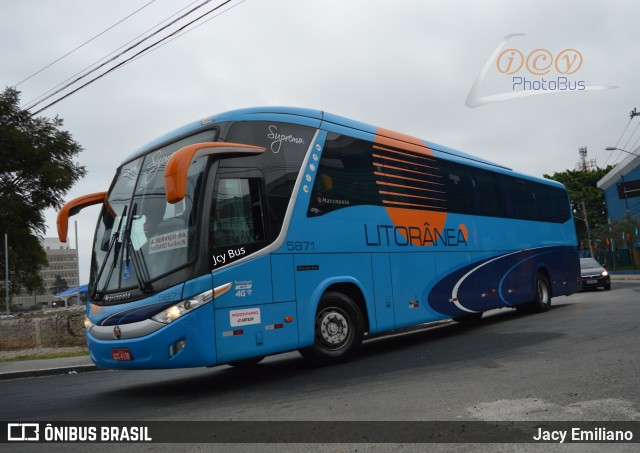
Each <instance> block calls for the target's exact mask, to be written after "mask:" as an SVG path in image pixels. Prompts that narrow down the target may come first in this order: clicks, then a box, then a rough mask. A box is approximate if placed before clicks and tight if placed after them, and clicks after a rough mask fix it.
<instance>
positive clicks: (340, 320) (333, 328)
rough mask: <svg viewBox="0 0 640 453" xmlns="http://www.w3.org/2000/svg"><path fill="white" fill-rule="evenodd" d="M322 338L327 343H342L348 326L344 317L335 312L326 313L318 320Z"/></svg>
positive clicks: (347, 331)
mask: <svg viewBox="0 0 640 453" xmlns="http://www.w3.org/2000/svg"><path fill="white" fill-rule="evenodd" d="M320 332H321V334H322V339H323V340H324V341H326V342H327V343H329V344H332V345H337V344H340V343H342V342H343V341H344V340H345V338H347V335H348V333H349V326H348V324H347V320H346V319H345V317H344V316H343V315H342V314H340V313H336V312H330V313H327V314H326V315H325V316H324V317H323V318H322V321H321V322H320Z"/></svg>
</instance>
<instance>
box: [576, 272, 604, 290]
mask: <svg viewBox="0 0 640 453" xmlns="http://www.w3.org/2000/svg"><path fill="white" fill-rule="evenodd" d="M610 286H611V276H610V275H605V276H604V277H603V276H601V275H591V276H589V275H586V276H583V277H582V289H596V288H607V287H610Z"/></svg>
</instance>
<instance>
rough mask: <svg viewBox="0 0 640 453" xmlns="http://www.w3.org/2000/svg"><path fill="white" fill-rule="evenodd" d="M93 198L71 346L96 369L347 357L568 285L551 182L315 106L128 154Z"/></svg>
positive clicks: (255, 113)
mask: <svg viewBox="0 0 640 453" xmlns="http://www.w3.org/2000/svg"><path fill="white" fill-rule="evenodd" d="M94 204H101V205H102V210H101V214H100V216H99V219H98V222H97V226H96V231H95V240H94V245H93V253H92V258H91V272H90V284H89V287H90V290H89V294H90V301H89V302H88V303H87V310H86V319H85V326H86V338H87V342H88V345H89V352H90V356H91V358H92V360H93V361H94V362H95V364H96V365H97V366H99V367H102V368H120V369H149V368H177V367H196V366H212V365H218V364H234V365H247V364H253V363H257V362H259V361H260V360H261V359H262V358H263V357H265V356H267V355H270V354H276V353H281V352H285V351H291V350H299V351H300V352H301V353H302V355H303V356H304V357H305V358H308V359H311V360H312V361H315V362H317V363H323V364H328V363H333V362H341V361H346V360H348V359H350V358H351V357H352V356H353V355H354V353H355V352H356V351H357V349H358V347H359V346H360V344H361V343H362V341H363V338H364V337H365V336H373V335H378V334H381V333H383V332H389V331H393V330H396V329H401V328H406V327H408V326H414V325H418V324H423V323H428V322H431V321H436V320H442V319H448V318H453V319H454V320H456V321H471V320H476V319H478V318H480V317H481V316H482V314H483V312H485V311H487V310H492V309H496V308H516V309H519V310H523V311H528V312H542V311H546V310H548V309H549V306H550V304H551V298H552V297H554V296H561V295H569V294H571V293H573V292H574V291H576V290H577V289H578V288H579V286H580V266H579V261H578V253H577V239H576V233H575V227H574V222H573V217H572V212H571V209H570V204H569V199H568V196H567V192H566V190H565V189H564V187H563V186H562V185H561V184H558V183H556V182H554V181H549V180H544V179H539V178H533V177H530V176H525V175H523V174H520V173H516V172H514V171H513V170H511V169H510V168H507V167H504V166H502V165H498V164H495V163H492V162H489V161H486V160H484V159H481V158H478V157H474V156H472V155H468V154H465V153H462V152H459V151H456V150H453V149H450V148H447V147H444V146H440V145H437V144H435V143H431V142H428V141H424V140H420V139H417V138H414V137H411V136H408V135H404V134H401V133H397V132H394V131H391V130H387V129H383V128H378V127H373V126H370V125H368V124H364V123H360V122H356V121H353V120H349V119H346V118H343V117H340V116H336V115H332V114H329V113H327V112H323V111H316V110H308V109H298V108H283V107H274V108H253V109H244V110H235V111H231V112H227V113H223V114H220V115H215V116H213V117H210V118H207V119H204V120H202V121H198V122H195V123H193V124H189V125H187V126H185V127H183V128H181V129H178V130H176V131H174V132H171V133H169V134H167V135H165V136H163V137H160V138H158V139H157V140H155V141H153V142H151V143H150V144H148V145H146V146H144V147H142V148H141V149H139V150H138V151H136V152H134V153H133V154H132V155H131V156H130V157H128V158H127V159H126V160H125V161H124V163H123V164H122V165H121V166H120V167H119V168H118V169H117V171H116V175H115V178H114V180H113V182H112V184H111V187H110V188H109V190H108V191H107V192H101V193H95V194H89V195H86V196H83V197H79V198H77V199H75V200H72V201H70V202H68V203H67V204H66V205H64V207H63V208H62V209H61V210H60V212H59V214H58V233H59V237H60V240H64V239H65V238H66V234H67V224H68V217H69V216H70V215H74V214H76V213H77V212H79V211H80V210H81V209H82V208H83V207H85V206H89V205H94Z"/></svg>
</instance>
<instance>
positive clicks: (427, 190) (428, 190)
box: [376, 181, 444, 194]
mask: <svg viewBox="0 0 640 453" xmlns="http://www.w3.org/2000/svg"><path fill="white" fill-rule="evenodd" d="M376 184H380V185H383V186H393V187H404V188H405V189H413V190H424V191H426V192H434V193H442V194H443V193H444V192H442V191H440V190H433V189H423V188H422V187H411V186H404V185H402V184H394V183H392V182H384V181H376Z"/></svg>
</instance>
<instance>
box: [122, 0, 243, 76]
mask: <svg viewBox="0 0 640 453" xmlns="http://www.w3.org/2000/svg"><path fill="white" fill-rule="evenodd" d="M246 1H247V0H239V1H238V2H237V3H236V4H234V5H232V6H230V7H229V8H227V9H225V10H224V11H220V12H219V13H218V14H216V15H215V16H213V17H210V18H209V19H207V20H205V21H204V22H202V23H200V24H198V25H196V26H195V27H193V28H190V29H189V30H186V31H185V32H183V33H180V34H179V35H176V36H174V37H173V38H171V39H170V40H169V41H167V42H164V43H162V44H160V45H159V46H157V47H154V48H153V49H151V50H149V51H148V52H147V53H145V54H142V55H140V56H138V57H136V58H134V59H133V60H130V61H128V62H127V63H126V64H129V63H131V62H133V61H136V60H138V59H140V58H142V57H144V56H146V55H149V54H150V53H151V52H155V51H156V50H158V49H160V48H161V47H164V46H165V45H167V44H169V43H170V42H172V41H174V40H176V39H178V38H180V37H181V36H184V35H186V34H187V33H189V32H192V31H193V30H195V29H196V28H198V27H200V26H202V25H204V24H206V23H207V22H209V21H211V20H213V19H215V18H216V17H218V16H219V15H221V14H224V13H226V12H227V11H231V10H232V9H233V8H235V7H236V6H239V5H240V4H242V3H244V2H246Z"/></svg>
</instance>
